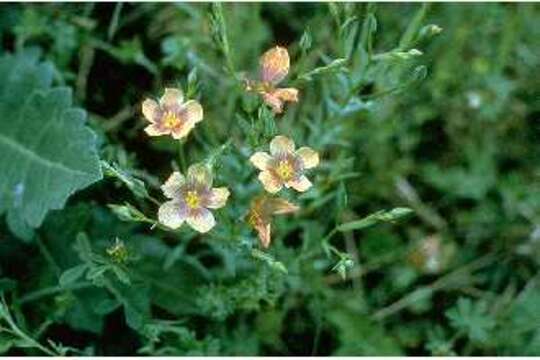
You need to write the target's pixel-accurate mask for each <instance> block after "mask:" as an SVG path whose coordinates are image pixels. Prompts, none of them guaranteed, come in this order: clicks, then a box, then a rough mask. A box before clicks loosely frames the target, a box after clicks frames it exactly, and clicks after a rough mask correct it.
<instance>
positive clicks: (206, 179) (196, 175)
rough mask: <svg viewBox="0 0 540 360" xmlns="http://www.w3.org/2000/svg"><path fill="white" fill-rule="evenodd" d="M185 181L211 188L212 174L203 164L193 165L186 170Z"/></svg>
mask: <svg viewBox="0 0 540 360" xmlns="http://www.w3.org/2000/svg"><path fill="white" fill-rule="evenodd" d="M187 179H188V181H189V182H190V183H197V184H201V185H205V186H208V187H210V186H212V180H213V176H212V172H211V171H210V169H209V168H208V166H206V165H204V164H193V165H191V166H190V167H189V168H188V171H187Z"/></svg>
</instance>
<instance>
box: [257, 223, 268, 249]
mask: <svg viewBox="0 0 540 360" xmlns="http://www.w3.org/2000/svg"><path fill="white" fill-rule="evenodd" d="M255 230H257V235H259V241H260V242H261V245H262V247H263V248H265V249H266V248H268V247H269V246H270V242H271V241H272V234H271V232H272V225H271V224H270V223H266V224H265V223H260V224H256V225H255Z"/></svg>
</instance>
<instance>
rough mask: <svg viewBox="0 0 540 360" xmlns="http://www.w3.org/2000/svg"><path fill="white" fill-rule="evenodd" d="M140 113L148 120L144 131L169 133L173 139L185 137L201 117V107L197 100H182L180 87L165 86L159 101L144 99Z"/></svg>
mask: <svg viewBox="0 0 540 360" xmlns="http://www.w3.org/2000/svg"><path fill="white" fill-rule="evenodd" d="M142 113H143V115H144V117H145V118H146V120H148V121H149V122H150V125H148V126H147V127H146V128H145V129H144V131H146V133H147V134H148V135H150V136H160V135H168V134H170V135H171V136H172V137H173V138H175V139H182V138H184V137H186V136H187V135H188V134H189V132H190V131H191V129H193V128H194V127H195V124H197V123H198V122H200V121H202V119H203V108H202V106H201V104H199V102H198V101H195V100H188V101H185V102H184V94H183V93H182V90H180V89H173V88H166V89H165V93H164V94H163V96H162V97H161V99H159V102H157V101H154V100H152V99H146V100H144V101H143V103H142Z"/></svg>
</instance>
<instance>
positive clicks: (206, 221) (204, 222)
mask: <svg viewBox="0 0 540 360" xmlns="http://www.w3.org/2000/svg"><path fill="white" fill-rule="evenodd" d="M187 223H188V224H189V226H191V227H192V228H193V230H196V231H198V232H200V233H205V232H208V231H210V229H212V228H213V227H214V226H215V225H216V220H215V219H214V215H212V213H211V212H210V210H208V209H205V208H201V209H198V210H197V211H195V212H194V213H193V214H191V215H190V216H188V218H187Z"/></svg>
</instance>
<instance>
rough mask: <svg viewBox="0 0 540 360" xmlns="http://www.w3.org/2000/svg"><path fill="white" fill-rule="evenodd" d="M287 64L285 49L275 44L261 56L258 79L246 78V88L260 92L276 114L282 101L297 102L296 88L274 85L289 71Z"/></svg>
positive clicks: (288, 61) (288, 63)
mask: <svg viewBox="0 0 540 360" xmlns="http://www.w3.org/2000/svg"><path fill="white" fill-rule="evenodd" d="M289 66H290V60H289V53H288V52H287V49H285V48H283V47H280V46H276V47H274V48H272V49H270V50H268V51H267V52H265V53H264V54H263V56H261V59H260V61H259V77H260V79H259V81H252V80H248V81H247V83H246V90H248V91H255V92H257V93H259V94H261V96H262V98H263V100H264V102H265V103H266V104H267V105H269V106H270V107H271V108H272V111H273V112H274V113H276V114H279V113H281V112H282V111H283V103H284V102H286V101H288V102H298V89H295V88H277V87H276V85H277V84H279V83H280V82H281V81H282V80H283V79H284V78H285V76H287V74H288V73H289Z"/></svg>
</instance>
